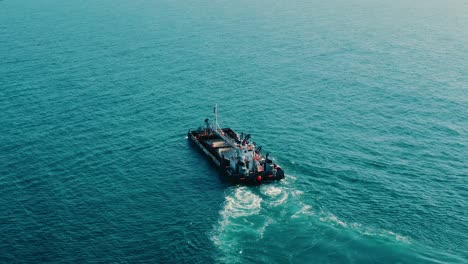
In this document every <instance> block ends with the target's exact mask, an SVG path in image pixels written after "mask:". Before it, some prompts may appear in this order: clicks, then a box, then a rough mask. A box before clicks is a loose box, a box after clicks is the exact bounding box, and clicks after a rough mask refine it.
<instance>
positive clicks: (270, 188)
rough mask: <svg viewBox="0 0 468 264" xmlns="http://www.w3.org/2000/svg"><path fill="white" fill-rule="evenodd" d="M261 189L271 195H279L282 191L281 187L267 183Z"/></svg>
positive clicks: (265, 193)
mask: <svg viewBox="0 0 468 264" xmlns="http://www.w3.org/2000/svg"><path fill="white" fill-rule="evenodd" d="M261 191H262V193H263V194H264V195H267V196H270V197H274V196H278V195H279V194H281V192H282V190H281V188H279V187H276V186H273V185H266V186H265V185H264V186H262V188H261Z"/></svg>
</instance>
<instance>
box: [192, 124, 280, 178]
mask: <svg viewBox="0 0 468 264" xmlns="http://www.w3.org/2000/svg"><path fill="white" fill-rule="evenodd" d="M223 132H225V133H226V134H227V135H234V134H235V133H234V131H232V130H231V129H230V128H224V129H223ZM187 136H188V139H189V142H190V143H191V144H192V146H194V147H195V148H197V149H199V150H200V151H201V152H202V153H203V154H204V155H205V156H206V157H207V158H208V160H209V161H210V162H211V163H212V164H213V165H214V166H215V167H216V168H218V170H219V171H220V172H221V175H222V177H223V179H224V180H226V181H229V182H232V183H235V184H238V183H240V184H261V183H266V182H271V181H276V180H281V179H283V178H284V171H283V170H282V169H281V168H280V167H278V171H277V173H276V175H272V174H269V175H268V174H266V173H253V172H251V173H249V175H247V176H245V175H238V174H236V173H235V172H234V171H233V170H232V169H231V168H230V167H229V165H228V164H226V161H225V160H223V158H222V157H220V156H219V155H218V153H217V151H216V150H215V148H214V147H212V146H210V145H209V144H208V143H207V142H206V141H207V140H211V139H217V138H219V137H218V136H217V135H214V134H212V135H206V134H204V132H203V131H189V132H188V134H187ZM234 140H236V139H234Z"/></svg>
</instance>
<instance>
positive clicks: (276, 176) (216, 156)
mask: <svg viewBox="0 0 468 264" xmlns="http://www.w3.org/2000/svg"><path fill="white" fill-rule="evenodd" d="M214 115H215V123H214V124H211V122H210V120H209V119H208V118H207V119H205V127H199V128H198V129H197V130H189V131H188V134H187V136H188V139H189V140H190V142H192V143H193V144H194V146H195V147H198V148H199V149H200V150H201V151H202V152H203V153H204V154H205V155H206V156H207V157H208V159H209V160H210V161H211V162H212V163H213V164H214V165H215V166H216V167H218V168H219V169H220V170H221V172H222V174H223V176H225V177H226V179H227V180H228V181H230V182H233V183H241V184H260V183H263V182H269V181H274V180H281V179H283V178H284V170H283V169H281V167H280V166H278V165H277V164H275V163H273V161H272V160H271V159H270V158H269V154H268V153H267V154H266V155H265V156H263V155H262V154H261V153H260V151H261V150H262V147H261V146H260V147H256V146H255V143H253V142H250V141H249V140H250V139H251V137H250V134H245V133H240V134H238V133H236V132H235V131H234V130H232V129H231V128H221V127H220V126H219V124H218V105H215V107H214Z"/></svg>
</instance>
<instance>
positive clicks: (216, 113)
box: [213, 103, 221, 130]
mask: <svg viewBox="0 0 468 264" xmlns="http://www.w3.org/2000/svg"><path fill="white" fill-rule="evenodd" d="M213 112H214V114H215V130H218V129H219V130H221V127H220V126H219V124H218V104H217V103H216V104H215V107H214V109H213Z"/></svg>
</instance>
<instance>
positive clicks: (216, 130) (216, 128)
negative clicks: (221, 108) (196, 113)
mask: <svg viewBox="0 0 468 264" xmlns="http://www.w3.org/2000/svg"><path fill="white" fill-rule="evenodd" d="M213 113H214V115H215V124H214V130H213V132H214V133H215V134H216V135H218V136H219V137H221V138H222V139H223V140H224V142H226V143H227V144H228V145H229V146H231V147H233V148H235V149H237V148H238V146H237V144H236V143H235V142H233V141H232V140H231V139H229V138H227V137H226V136H224V132H223V130H222V129H221V127H220V126H219V124H218V104H217V103H216V104H215V106H214V108H213Z"/></svg>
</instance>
